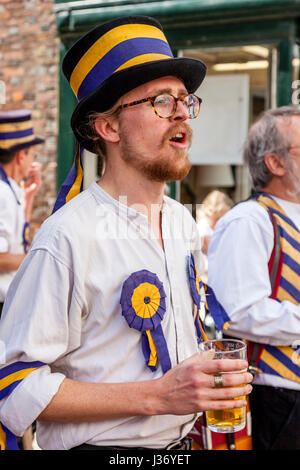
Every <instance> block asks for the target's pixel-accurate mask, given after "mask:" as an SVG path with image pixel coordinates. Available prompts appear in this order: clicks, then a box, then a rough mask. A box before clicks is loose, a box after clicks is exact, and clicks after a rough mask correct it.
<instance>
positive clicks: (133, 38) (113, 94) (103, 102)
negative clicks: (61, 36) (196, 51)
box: [62, 16, 206, 152]
mask: <svg viewBox="0 0 300 470" xmlns="http://www.w3.org/2000/svg"><path fill="white" fill-rule="evenodd" d="M62 67H63V72H64V74H65V76H66V78H67V80H68V81H69V83H70V86H71V88H72V90H73V91H74V93H75V95H76V97H77V100H78V104H77V106H76V108H75V110H74V112H73V115H72V118H71V126H72V129H73V132H74V134H75V136H76V138H77V140H78V142H79V143H80V144H81V145H82V146H83V147H84V148H86V149H87V150H90V151H91V152H93V151H94V149H93V142H92V141H89V140H83V138H82V136H81V135H80V133H78V130H77V129H78V126H79V125H80V123H82V122H86V120H87V116H88V114H90V113H91V112H102V111H106V110H108V109H109V108H111V107H112V106H113V105H114V104H115V103H116V101H117V100H118V99H119V98H120V97H121V96H122V95H124V94H125V93H127V92H129V91H130V90H132V89H134V88H136V87H137V86H139V85H142V84H144V83H146V82H149V81H151V80H155V79H156V78H160V77H163V76H168V75H172V76H175V77H177V78H179V79H181V80H182V82H183V83H184V84H185V87H186V89H187V91H188V93H194V92H195V91H196V90H197V88H198V87H199V86H200V84H201V82H202V80H203V79H204V76H205V73H206V67H205V65H204V64H203V63H202V62H201V61H199V60H196V59H190V58H184V57H181V58H174V57H173V54H172V51H171V49H170V46H169V44H168V41H167V39H166V37H165V35H164V33H163V30H162V26H161V25H160V23H159V22H158V21H157V20H155V19H153V18H150V17H145V16H130V17H123V18H117V19H115V20H113V21H109V22H107V23H104V24H101V25H100V26H97V27H96V28H94V29H93V30H91V31H90V32H88V33H87V34H86V35H85V36H83V37H82V38H81V39H79V40H78V41H77V42H76V43H75V44H74V45H73V46H72V48H71V49H70V50H69V51H68V52H67V54H66V56H65V57H64V60H63V65H62Z"/></svg>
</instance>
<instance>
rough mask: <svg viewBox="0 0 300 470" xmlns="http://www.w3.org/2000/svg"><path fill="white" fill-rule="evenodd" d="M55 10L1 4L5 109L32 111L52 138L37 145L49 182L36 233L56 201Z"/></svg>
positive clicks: (29, 2)
mask: <svg viewBox="0 0 300 470" xmlns="http://www.w3.org/2000/svg"><path fill="white" fill-rule="evenodd" d="M53 6H54V0H0V80H1V81H2V82H4V84H5V97H6V103H5V104H1V103H3V100H2V101H0V110H1V111H2V110H9V109H20V108H26V109H30V110H32V118H33V123H34V129H35V134H37V135H41V136H43V137H45V139H46V141H45V143H44V144H43V145H41V146H38V147H37V150H38V157H37V160H38V161H39V162H41V163H42V168H43V184H42V187H41V188H40V189H39V192H38V194H37V196H36V199H35V204H34V210H33V217H32V224H31V226H32V229H33V232H35V230H36V229H37V228H38V227H39V225H40V224H41V222H42V221H43V220H44V219H45V218H46V217H47V216H48V215H49V214H50V213H51V211H52V208H53V204H54V201H55V197H56V165H57V122H58V72H59V70H58V61H59V52H58V38H57V35H56V26H55V13H54V11H53ZM2 88H3V83H2ZM2 91H3V90H2Z"/></svg>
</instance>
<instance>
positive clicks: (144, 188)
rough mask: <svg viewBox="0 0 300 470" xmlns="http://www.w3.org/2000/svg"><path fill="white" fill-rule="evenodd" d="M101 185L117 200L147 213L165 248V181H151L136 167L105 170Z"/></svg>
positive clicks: (161, 244) (156, 234) (159, 240)
mask: <svg viewBox="0 0 300 470" xmlns="http://www.w3.org/2000/svg"><path fill="white" fill-rule="evenodd" d="M98 184H99V186H100V187H101V188H102V189H103V190H104V191H106V192H107V193H108V194H109V195H110V196H111V197H113V198H114V199H116V200H117V201H120V202H122V203H123V204H126V205H127V206H128V207H131V208H133V209H135V210H136V211H138V212H140V213H141V214H143V215H145V216H146V217H147V219H148V223H149V225H150V226H151V229H152V231H153V232H154V234H155V236H156V239H157V241H158V243H159V244H160V246H161V247H162V248H164V244H163V238H162V227H161V208H162V204H163V196H164V188H165V183H163V182H162V183H159V182H153V181H149V180H148V179H147V178H145V177H143V176H142V175H141V174H140V173H138V172H137V171H136V170H135V169H131V168H127V169H126V171H124V172H120V171H119V172H117V171H109V169H108V171H105V173H104V175H103V176H102V178H101V179H100V180H99V181H98Z"/></svg>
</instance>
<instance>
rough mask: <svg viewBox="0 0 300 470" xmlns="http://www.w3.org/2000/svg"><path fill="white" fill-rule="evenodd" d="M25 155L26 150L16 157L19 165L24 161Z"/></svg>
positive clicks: (20, 151)
mask: <svg viewBox="0 0 300 470" xmlns="http://www.w3.org/2000/svg"><path fill="white" fill-rule="evenodd" d="M24 155H25V150H18V151H17V152H16V155H15V159H16V162H17V163H18V165H19V164H20V163H21V162H22V161H23V159H24Z"/></svg>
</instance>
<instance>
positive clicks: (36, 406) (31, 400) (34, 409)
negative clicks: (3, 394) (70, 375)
mask: <svg viewBox="0 0 300 470" xmlns="http://www.w3.org/2000/svg"><path fill="white" fill-rule="evenodd" d="M64 379H65V376H64V375H63V374H60V373H53V374H52V373H51V372H50V368H49V367H48V366H44V367H41V368H39V369H37V370H35V371H33V372H31V373H30V374H29V375H28V376H27V377H26V378H25V379H24V380H23V381H22V382H21V383H20V384H19V385H18V386H17V387H16V388H15V390H14V391H13V392H12V393H11V394H10V395H9V396H8V397H7V398H6V399H4V400H3V402H2V403H1V408H0V421H2V422H3V424H4V425H5V426H6V427H7V428H8V429H9V430H10V431H11V432H12V433H14V434H15V435H16V436H22V435H23V434H24V432H25V431H26V429H27V428H28V427H29V426H30V425H31V424H32V423H33V422H34V421H35V420H36V418H37V417H38V416H39V415H40V414H41V412H42V411H43V410H44V409H45V408H46V407H47V405H48V404H49V403H50V401H51V400H52V398H53V397H54V395H55V394H56V393H57V391H58V389H59V387H60V385H61V383H62V381H63V380H64Z"/></svg>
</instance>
